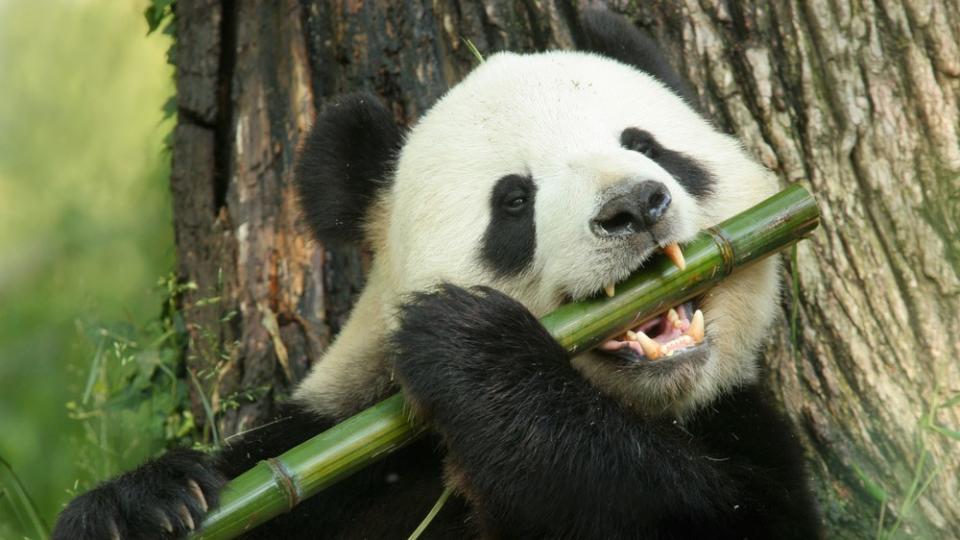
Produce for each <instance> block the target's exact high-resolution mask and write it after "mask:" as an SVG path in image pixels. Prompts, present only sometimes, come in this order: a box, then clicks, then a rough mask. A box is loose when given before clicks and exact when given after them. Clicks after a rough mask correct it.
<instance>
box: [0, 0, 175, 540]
mask: <svg viewBox="0 0 960 540" xmlns="http://www.w3.org/2000/svg"><path fill="white" fill-rule="evenodd" d="M146 6H147V2H146V1H145V0H0V458H3V459H4V460H5V461H6V462H8V463H9V464H10V466H11V468H12V469H13V471H14V472H15V473H16V475H17V476H18V477H19V478H20V480H21V482H22V483H23V485H24V486H25V487H26V489H27V490H28V491H29V493H30V495H31V496H32V498H33V500H34V502H35V503H36V507H37V509H38V510H39V514H40V516H41V517H42V518H43V519H44V520H45V521H46V523H47V525H48V526H49V525H52V523H53V519H54V517H55V516H56V513H57V512H58V510H59V509H60V508H61V506H62V505H63V504H64V503H65V502H66V500H67V499H68V498H69V497H70V495H71V493H72V492H74V491H75V490H82V489H83V488H85V487H87V486H89V485H90V483H91V482H92V481H94V480H96V479H99V478H102V477H104V476H106V475H108V474H111V473H112V472H114V471H117V470H119V469H121V468H123V467H126V466H129V465H130V464H132V463H135V462H137V461H139V460H141V459H142V458H143V457H145V456H147V455H149V454H151V453H153V452H155V451H157V449H158V444H159V441H161V440H162V431H160V432H159V433H160V438H159V439H158V438H156V437H157V433H158V432H157V431H156V430H154V431H153V432H148V433H147V434H146V435H144V434H140V435H138V436H137V437H134V436H133V435H132V434H133V433H134V431H135V430H134V429H133V428H134V427H136V426H137V424H139V423H142V422H150V421H151V419H150V414H153V413H157V410H160V411H161V413H160V414H165V412H164V411H167V410H168V409H170V408H171V403H169V402H168V403H162V404H160V406H159V409H158V406H157V404H156V403H152V404H149V405H148V406H147V407H146V408H145V409H143V408H141V409H142V410H137V409H136V407H132V409H134V412H133V413H130V414H128V415H127V416H126V417H125V419H126V423H125V424H123V423H121V424H122V425H127V426H130V428H131V429H130V430H129V432H124V431H123V430H122V428H116V427H113V426H114V425H115V424H114V423H111V424H110V427H109V429H110V430H111V432H109V433H107V432H106V430H107V424H106V422H98V421H96V420H97V419H98V417H99V416H102V415H103V414H104V413H103V410H104V409H102V408H97V407H96V406H95V405H96V404H98V403H99V404H102V403H104V402H106V401H108V398H110V395H109V394H108V393H107V390H108V389H105V387H104V385H107V386H109V384H111V381H114V382H116V379H110V377H111V376H113V375H115V373H117V372H121V371H123V370H124V369H126V370H127V376H128V377H127V379H125V380H129V376H130V369H133V370H134V371H137V370H140V371H143V366H145V365H149V366H152V367H151V370H152V369H153V368H154V367H156V366H158V365H160V362H159V361H158V360H157V358H158V357H157V353H156V352H155V351H154V352H152V353H151V354H152V356H151V355H150V354H145V353H144V349H145V347H144V346H143V344H142V343H137V342H136V340H137V339H142V338H145V336H150V335H151V332H153V335H162V328H161V329H155V328H153V327H152V326H151V325H153V324H155V322H156V321H157V320H158V319H160V313H161V307H162V304H163V301H164V291H163V290H158V289H162V287H159V286H158V278H160V277H161V276H164V275H166V274H167V273H168V272H169V271H170V269H171V268H172V264H173V242H172V225H171V216H170V202H169V194H168V181H167V176H168V171H169V154H168V152H166V151H165V150H164V137H165V136H166V135H167V134H168V133H169V132H170V130H171V129H172V123H173V122H172V120H170V119H166V120H165V119H164V115H163V106H164V103H165V102H167V100H168V99H169V98H170V97H171V96H172V95H173V92H174V88H173V81H172V78H171V77H172V68H171V67H170V66H168V65H167V64H166V52H167V49H168V47H169V45H170V39H169V36H166V35H163V33H161V32H155V33H153V34H150V35H149V36H148V35H147V24H146V22H145V20H144V17H143V11H144V9H145V7H146ZM144 328H146V329H147V330H144ZM160 341H162V338H161V339H160ZM157 342H158V341H154V342H153V343H152V346H155V345H156V343H157ZM154 348H155V347H154ZM111 362H114V363H111ZM129 366H134V367H133V368H130V369H128V368H129ZM161 367H162V366H161ZM147 374H148V375H149V376H152V374H153V371H150V370H148V372H147ZM177 392H178V389H176V388H173V389H172V390H171V392H170V396H168V398H169V400H173V401H175V400H176V399H177ZM128 397H129V396H128ZM68 403H69V404H70V407H69V408H68ZM127 404H128V405H129V402H127ZM127 408H128V409H130V407H127ZM144 410H146V413H144V412H143V411H144ZM127 413H129V411H125V412H124V414H127ZM161 428H162V426H161ZM118 429H120V432H117V430H118ZM121 441H122V442H121ZM0 484H2V475H0ZM0 488H2V485H0ZM2 493H4V492H3V491H2V489H0V494H2ZM8 495H9V494H8ZM11 506H12V505H11V501H10V497H9V496H7V497H2V496H0V538H23V537H24V535H29V536H33V534H31V532H30V530H29V528H27V527H25V526H24V524H23V523H22V521H23V518H22V516H18V515H17V512H16V511H15V510H13V509H12V508H11Z"/></svg>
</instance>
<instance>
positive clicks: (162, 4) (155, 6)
mask: <svg viewBox="0 0 960 540" xmlns="http://www.w3.org/2000/svg"><path fill="white" fill-rule="evenodd" d="M149 2H150V5H148V6H147V7H146V9H144V10H143V17H144V18H145V19H146V20H147V28H148V30H147V34H152V33H153V32H155V31H156V30H157V28H160V25H161V24H163V22H164V21H165V20H168V19H172V18H173V6H174V4H176V2H175V1H174V0H149ZM168 28H169V27H168Z"/></svg>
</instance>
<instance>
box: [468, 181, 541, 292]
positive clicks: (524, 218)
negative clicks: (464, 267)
mask: <svg viewBox="0 0 960 540" xmlns="http://www.w3.org/2000/svg"><path fill="white" fill-rule="evenodd" d="M536 194H537V186H536V185H535V184H534V183H533V180H532V179H531V178H529V177H526V176H520V175H517V174H511V175H508V176H504V177H503V178H501V179H500V180H499V181H497V184H496V186H494V188H493V192H492V193H491V194H490V223H489V224H488V225H487V231H486V232H485V233H484V235H483V247H482V248H481V255H482V257H483V260H484V262H486V263H487V265H488V266H489V267H490V268H491V269H493V270H494V271H495V272H496V273H497V274H499V275H501V276H511V275H516V274H518V273H520V272H522V271H523V270H524V269H525V268H527V267H528V266H529V265H530V263H531V262H532V261H533V253H534V251H536V248H537V235H536V232H537V231H536V226H535V224H534V222H533V217H534V208H535V206H536V205H535V202H536Z"/></svg>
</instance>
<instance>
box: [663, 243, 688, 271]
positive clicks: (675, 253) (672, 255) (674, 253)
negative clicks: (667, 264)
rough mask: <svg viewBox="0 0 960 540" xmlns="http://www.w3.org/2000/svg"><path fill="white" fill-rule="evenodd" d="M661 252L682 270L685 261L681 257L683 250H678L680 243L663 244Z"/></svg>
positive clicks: (685, 264) (685, 265)
mask: <svg viewBox="0 0 960 540" xmlns="http://www.w3.org/2000/svg"><path fill="white" fill-rule="evenodd" d="M663 253H664V254H665V255H666V256H667V258H668V259H670V260H671V261H673V264H675V265H677V268H679V269H681V270H683V269H684V268H686V267H687V261H685V260H684V258H683V251H681V250H680V245H679V244H677V243H676V242H674V243H672V244H667V245H666V246H663Z"/></svg>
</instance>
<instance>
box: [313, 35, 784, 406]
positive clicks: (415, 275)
mask: <svg viewBox="0 0 960 540" xmlns="http://www.w3.org/2000/svg"><path fill="white" fill-rule="evenodd" d="M628 127H637V128H640V129H643V130H646V131H648V132H650V133H651V134H653V135H654V137H655V138H656V139H657V141H658V142H660V143H661V144H662V145H663V146H665V147H666V148H669V149H671V150H674V151H679V152H682V153H684V154H687V155H688V156H692V157H694V158H695V159H696V160H697V161H698V162H699V163H700V164H701V165H702V166H703V167H705V168H706V169H707V170H708V171H710V173H711V174H712V175H713V176H714V177H715V178H716V181H717V184H716V186H715V188H714V195H712V196H711V197H710V199H709V200H708V201H705V202H702V203H701V202H699V201H697V200H696V199H695V198H694V197H693V196H692V195H690V194H689V193H687V192H686V191H684V190H683V188H682V187H681V185H680V184H679V183H678V182H677V181H676V180H675V179H674V178H673V177H672V176H671V175H670V174H668V173H667V172H666V171H665V170H663V169H662V168H661V167H660V166H658V165H657V164H656V163H655V162H654V161H652V160H650V159H648V158H647V157H645V156H644V155H642V154H640V153H637V152H633V151H630V150H627V149H624V148H622V147H621V146H620V142H619V138H620V134H621V132H622V131H623V130H624V129H625V128H628ZM508 174H521V175H529V176H531V177H532V178H533V179H534V182H535V183H536V185H537V193H536V203H535V216H536V217H535V225H536V231H537V234H536V253H535V256H534V259H533V263H532V264H531V266H530V267H529V268H528V269H527V270H526V271H524V272H523V273H522V274H521V275H520V276H517V277H513V278H509V279H502V278H497V277H496V276H495V275H494V274H493V272H492V271H491V270H490V269H489V268H487V267H486V266H485V265H484V264H483V263H482V261H481V259H480V255H479V253H480V246H481V243H482V240H483V235H484V232H485V230H486V228H487V223H488V221H489V219H490V218H489V215H490V194H491V191H492V189H493V187H494V185H495V183H496V181H497V180H498V179H499V178H501V177H502V176H505V175H508ZM626 178H637V179H651V180H657V181H660V182H662V183H663V184H664V185H666V186H667V188H668V189H669V190H670V193H671V196H672V199H673V202H672V204H671V206H670V208H669V211H668V212H667V214H666V215H665V217H664V220H665V221H666V222H669V223H670V224H671V226H672V228H673V236H672V238H665V239H660V240H662V241H664V242H666V241H668V240H679V241H684V240H687V239H689V238H691V237H692V236H693V235H694V234H695V233H696V232H697V231H698V230H700V229H702V228H705V227H707V226H710V225H713V224H716V223H717V222H719V221H721V220H723V219H724V218H726V217H729V216H730V215H732V214H735V213H737V212H739V211H741V210H744V209H746V208H748V207H749V206H750V205H752V204H754V203H756V202H758V201H759V200H761V199H763V198H765V197H767V196H769V195H770V194H772V193H773V192H774V191H775V189H776V182H775V180H774V178H773V176H772V175H771V174H770V173H769V172H767V171H766V170H765V169H763V168H762V167H760V166H759V165H758V164H757V163H756V162H755V161H754V160H753V159H751V158H750V157H749V156H748V155H747V154H746V153H745V152H744V150H743V148H742V147H741V145H740V144H739V143H738V142H737V141H736V140H735V139H733V138H731V137H729V136H727V135H724V134H722V133H720V132H718V131H717V130H716V129H714V128H713V127H712V126H711V125H710V124H709V123H708V122H707V121H706V120H704V119H703V118H702V117H701V116H699V115H698V114H697V113H696V112H694V111H693V110H692V109H691V108H690V107H689V106H687V104H686V103H684V102H683V100H681V99H680V98H679V97H677V95H676V94H674V93H673V92H671V91H670V90H668V89H667V88H666V87H665V86H664V85H662V84H661V83H659V82H658V81H656V80H655V79H653V78H652V77H650V76H648V75H646V74H645V73H642V72H639V71H637V70H635V69H633V68H631V67H628V66H626V65H623V64H620V63H618V62H615V61H613V60H609V59H607V58H605V57H601V56H597V55H593V54H589V53H580V52H550V53H542V54H535V55H518V54H512V53H500V54H497V55H494V56H491V57H490V58H488V59H487V60H486V61H485V62H484V63H482V64H481V65H480V66H479V67H478V68H477V69H476V70H474V71H473V72H472V73H471V74H470V75H469V76H468V77H466V79H464V80H463V81H462V82H461V83H460V84H458V85H457V86H456V87H454V88H453V89H451V90H450V91H449V92H448V93H447V94H446V95H445V96H444V97H443V98H442V99H441V100H440V101H439V102H438V103H437V104H436V105H435V106H434V107H433V108H432V109H430V111H429V112H428V113H427V114H426V115H425V116H424V117H423V118H422V119H421V120H420V121H419V123H418V124H417V125H416V126H415V127H414V128H413V129H412V130H411V131H410V133H409V135H408V137H407V140H406V144H405V145H404V147H403V150H402V152H401V154H400V158H399V162H398V166H397V170H396V176H395V179H394V182H393V185H392V189H391V192H390V193H389V194H388V195H387V197H386V201H387V203H386V204H381V205H378V206H377V210H378V211H383V214H380V215H375V216H372V217H371V221H372V223H371V225H372V228H373V229H375V230H376V231H377V235H378V237H382V238H379V241H378V242H376V243H375V244H379V245H380V246H381V248H380V249H378V252H377V253H376V257H375V261H374V267H373V270H372V272H371V276H370V279H369V282H368V283H369V284H368V286H367V287H368V288H367V290H366V291H365V292H364V294H363V296H362V297H361V299H360V301H359V304H358V306H357V308H356V309H355V311H354V313H353V315H352V316H351V319H350V321H349V322H348V324H347V326H346V327H345V328H344V330H343V333H342V334H341V336H340V338H339V339H338V340H337V342H336V343H335V344H334V346H333V347H331V349H330V351H329V352H328V353H327V354H326V356H325V357H324V359H323V360H322V361H321V362H320V363H319V364H317V365H316V366H315V368H314V369H313V371H312V373H311V374H310V376H309V377H308V378H307V380H306V381H305V382H304V383H303V384H302V385H301V386H300V388H299V390H298V392H297V397H298V398H300V399H301V400H303V401H304V402H306V403H308V404H309V405H310V406H312V407H313V408H314V409H316V410H318V411H320V412H323V413H326V414H335V415H337V416H345V415H348V414H352V413H354V412H356V411H357V410H359V409H360V408H362V407H365V406H367V405H369V404H370V403H369V402H370V401H371V400H372V399H374V398H376V397H377V395H374V394H377V393H378V392H380V393H382V392H383V391H385V390H384V389H386V388H389V383H390V379H389V378H390V374H389V370H388V369H387V367H386V366H385V365H383V362H382V358H381V354H380V353H381V352H382V351H381V350H380V349H378V346H379V345H380V344H382V343H383V339H384V337H385V335H386V333H387V332H389V331H390V330H391V329H392V324H393V322H392V321H393V316H392V312H393V309H394V306H396V305H397V304H398V303H399V302H402V298H403V295H404V294H405V293H408V292H410V291H415V290H422V289H425V288H429V287H430V286H432V285H434V284H436V283H438V282H440V281H449V282H453V283H455V284H458V285H462V286H470V285H477V284H484V285H491V286H495V287H497V288H499V289H501V290H503V291H504V292H506V293H507V294H509V295H511V296H513V297H514V298H516V299H517V300H518V301H520V302H522V303H523V304H524V305H526V306H527V307H528V308H529V309H530V310H531V311H532V312H533V313H534V314H535V315H537V316H541V315H544V314H545V313H547V312H549V311H550V310H552V309H555V308H556V307H557V306H558V305H559V304H560V303H561V302H562V301H564V299H565V298H581V297H584V296H588V295H591V294H594V293H596V292H597V291H598V290H600V288H601V287H602V286H603V285H604V283H607V282H611V281H619V280H621V279H623V278H625V277H626V276H627V275H628V274H629V273H630V272H632V271H633V270H635V269H636V268H637V267H638V266H640V265H642V263H643V261H644V260H645V259H646V258H647V257H648V256H649V255H650V252H651V250H652V249H653V247H654V246H652V245H651V246H650V249H649V250H645V251H644V252H639V253H628V254H624V253H619V254H616V255H615V256H614V255H611V253H610V250H609V249H607V250H604V249H601V246H600V245H599V244H598V241H597V238H596V237H595V236H594V235H593V233H591V231H590V229H589V223H590V220H591V218H592V217H593V216H594V215H595V214H596V212H597V210H598V208H599V205H600V202H601V201H600V198H599V193H600V190H601V189H602V188H604V187H606V186H609V185H611V184H612V183H615V182H620V181H622V180H624V179H626ZM386 209H389V210H388V211H387V210H386ZM777 287H778V285H777V272H776V265H775V263H773V262H765V263H761V264H760V265H758V266H757V267H755V268H754V269H751V270H749V271H748V272H745V273H742V274H741V275H739V276H737V277H734V278H732V279H730V280H728V281H726V282H725V283H724V284H722V285H721V286H719V287H718V288H717V289H715V290H714V291H713V292H712V293H711V294H710V296H709V297H708V298H707V299H706V300H705V302H704V314H705V318H706V322H707V334H708V336H709V338H710V340H711V342H712V344H713V350H712V354H711V357H710V359H709V361H708V363H707V364H706V365H705V366H704V367H703V369H701V370H699V372H698V373H697V374H696V376H695V379H696V383H695V384H694V385H693V387H692V388H691V389H689V390H687V391H686V392H685V394H684V395H683V396H680V397H678V398H676V401H677V402H678V403H679V404H681V407H683V404H690V405H692V406H696V405H697V404H699V403H701V402H703V401H705V400H707V399H709V398H710V397H712V396H715V395H716V394H717V393H718V392H720V391H723V390H724V389H726V388H729V387H731V386H733V385H735V384H737V383H739V382H742V381H744V380H750V379H752V378H753V377H754V371H755V370H754V363H753V351H754V349H755V347H756V344H757V343H758V342H759V340H760V338H761V337H762V335H763V332H765V331H766V328H767V327H768V326H769V323H770V322H771V321H772V319H773V315H774V312H775V303H776V302H775V298H776V295H777ZM574 364H575V366H577V367H578V368H579V369H580V370H581V371H582V372H583V373H584V375H585V376H587V377H588V378H590V379H591V380H593V381H594V382H595V383H596V384H598V385H599V386H600V387H601V388H604V389H606V390H607V391H608V392H610V393H611V394H614V395H617V396H618V397H620V398H622V399H623V400H624V401H626V402H629V403H639V402H649V401H650V400H647V399H638V396H637V394H639V393H651V392H653V393H657V392H660V391H661V390H662V389H658V387H657V385H656V384H650V381H632V380H630V378H629V377H624V374H623V373H621V372H619V371H618V370H614V369H613V368H612V367H611V364H610V363H609V362H606V363H605V362H604V361H603V360H602V359H597V358H594V357H592V356H589V355H586V356H582V357H580V358H578V359H577V360H576V361H575V363H574Z"/></svg>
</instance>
